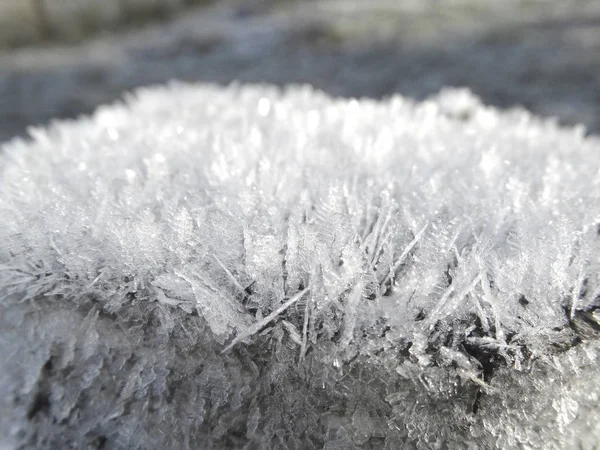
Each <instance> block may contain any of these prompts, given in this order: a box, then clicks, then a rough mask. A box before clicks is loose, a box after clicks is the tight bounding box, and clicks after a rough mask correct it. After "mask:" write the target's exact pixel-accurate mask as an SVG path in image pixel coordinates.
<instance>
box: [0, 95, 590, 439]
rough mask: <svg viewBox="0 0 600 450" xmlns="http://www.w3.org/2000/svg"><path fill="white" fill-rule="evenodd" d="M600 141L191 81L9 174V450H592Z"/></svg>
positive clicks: (550, 128)
mask: <svg viewBox="0 0 600 450" xmlns="http://www.w3.org/2000/svg"><path fill="white" fill-rule="evenodd" d="M599 212H600V142H598V140H597V138H588V137H585V133H584V131H583V129H567V128H559V127H558V126H557V125H556V124H555V123H554V122H552V121H548V120H542V119H538V118H535V117H533V116H531V115H530V114H528V113H527V112H525V111H522V110H514V111H508V112H499V111H497V110H495V109H493V108H488V107H485V106H483V105H482V104H481V103H480V102H479V100H478V99H477V98H475V97H473V96H472V95H471V94H470V93H469V92H467V91H461V90H458V91H457V90H450V91H443V92H442V93H440V94H439V95H438V96H437V97H436V98H434V99H431V100H428V101H425V102H423V103H414V102H412V101H410V100H407V99H405V98H402V97H399V96H396V97H392V98H390V99H388V100H385V101H381V102H378V101H372V100H352V99H351V100H348V99H334V98H330V97H328V96H327V95H325V94H323V93H320V92H315V91H313V90H312V89H311V88H309V87H290V88H287V89H286V90H285V91H284V92H283V93H282V92H279V91H278V90H277V89H276V88H271V87H267V86H247V87H239V86H231V87H228V88H223V87H218V86H211V85H173V86H170V87H160V88H151V89H144V90H141V91H139V92H138V93H137V94H135V95H132V96H130V98H129V99H128V100H127V101H126V102H125V103H123V104H118V105H113V106H108V107H103V108H100V109H99V110H98V111H97V113H95V114H94V116H92V117H90V118H83V119H80V120H77V121H71V122H60V123H56V124H54V125H52V126H51V127H50V128H49V129H39V130H35V131H34V132H33V133H32V139H30V140H20V139H17V140H13V141H11V142H9V143H7V144H5V145H4V146H3V147H2V149H1V151H0V217H2V220H1V221H0V299H1V300H0V301H1V303H0V360H1V361H3V364H2V365H0V390H1V395H2V396H1V398H2V402H0V417H2V421H1V422H0V439H2V441H1V442H0V447H1V448H3V449H13V448H14V449H17V448H40V449H41V448H44V449H48V448H105V449H106V448H109V449H113V448H122V449H131V448H140V449H142V448H143V449H165V448H192V449H198V448H202V449H213V448H214V449H221V448H248V449H251V448H261V449H264V448H297V449H305V448H326V449H349V448H386V449H400V448H419V449H429V448H431V449H433V448H435V449H439V448H453V449H454V448H472V449H476V448H532V449H565V448H584V449H591V448H593V446H594V445H595V444H596V443H597V442H598V440H599V439H600V428H599V425H598V424H600V408H599V407H598V399H599V398H600V384H599V383H598V382H597V379H598V365H597V358H598V356H599V354H600V353H599V352H600V346H599V345H598V339H597V338H598V329H599V328H600V324H599V317H598V308H599V306H600V304H599V299H600V278H599V274H600V262H599V259H598V255H599V254H600V239H599V224H600V215H599Z"/></svg>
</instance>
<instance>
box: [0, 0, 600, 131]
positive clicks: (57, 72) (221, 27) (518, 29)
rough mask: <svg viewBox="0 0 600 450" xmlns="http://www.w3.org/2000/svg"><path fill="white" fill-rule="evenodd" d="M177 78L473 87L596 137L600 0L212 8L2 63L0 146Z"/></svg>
mask: <svg viewBox="0 0 600 450" xmlns="http://www.w3.org/2000/svg"><path fill="white" fill-rule="evenodd" d="M171 79H180V80H187V81H204V82H217V83H229V82H231V81H234V80H240V81H242V82H267V83H276V84H279V85H284V84H288V83H310V84H312V85H314V86H316V87H317V88H320V89H323V90H325V91H327V92H328V93H330V94H332V95H336V96H347V97H351V96H368V97H374V98H380V97H384V96H387V95H390V94H393V93H400V94H403V95H406V96H409V97H413V98H417V99H421V98H423V97H426V96H428V95H430V94H432V93H435V92H437V91H438V90H439V89H440V88H441V87H443V86H466V87H469V88H470V89H472V90H473V91H474V92H475V93H476V94H477V95H479V96H481V97H482V98H483V100H484V102H485V103H488V104H492V105H495V106H499V107H501V108H507V107H512V106H517V105H520V106H524V107H525V108H527V109H529V110H531V111H533V112H534V113H536V114H539V115H542V116H557V117H558V118H559V120H560V121H561V122H562V123H565V124H576V123H582V124H584V125H585V126H586V127H587V129H588V130H589V131H590V132H592V133H597V132H598V131H600V2H597V1H591V0H589V1H586V0H566V1H559V0H550V1H539V0H538V1H533V0H521V1H516V0H507V1H503V2H492V1H474V0H454V1H446V2H443V1H434V0H426V1H416V0H408V1H395V0H387V1H373V2H365V1H340V0H338V1H320V2H315V1H302V2H290V1H287V2H286V1H274V2H260V1H255V2H243V3H236V2H217V3H216V4H214V5H212V6H208V7H194V8H191V9H188V10H186V11H185V12H184V13H181V14H179V15H178V16H176V17H174V18H171V19H169V20H168V21H167V22H162V23H154V24H150V25H144V26H143V27H142V26H137V27H136V29H135V30H133V29H131V28H130V29H128V30H123V29H121V31H119V32H117V34H114V32H111V33H104V34H102V33H101V34H96V35H94V36H92V37H90V39H88V40H86V41H85V42H83V43H80V44H77V45H73V44H64V43H62V44H61V43H59V42H54V43H50V42H45V43H43V44H42V46H41V47H40V46H38V47H34V48H21V49H18V50H15V49H13V50H4V51H2V53H0V140H5V139H9V138H11V137H13V136H15V135H19V134H23V133H24V131H25V129H26V127H27V126H29V125H32V124H45V123H47V122H48V121H50V120H51V119H53V118H71V117H75V116H77V115H79V114H82V113H90V112H91V111H93V110H94V109H95V108H96V107H97V106H98V105H100V104H103V103H107V102H112V101H114V100H116V99H118V98H120V97H121V96H122V95H123V93H124V92H125V91H128V90H131V89H133V88H135V87H137V86H142V85H148V84H155V83H163V82H166V81H168V80H171Z"/></svg>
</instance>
